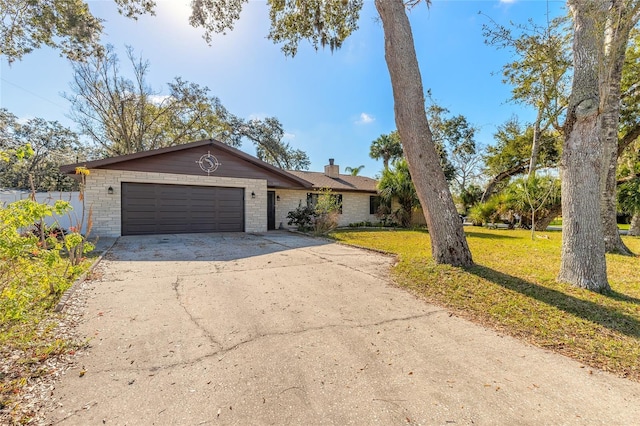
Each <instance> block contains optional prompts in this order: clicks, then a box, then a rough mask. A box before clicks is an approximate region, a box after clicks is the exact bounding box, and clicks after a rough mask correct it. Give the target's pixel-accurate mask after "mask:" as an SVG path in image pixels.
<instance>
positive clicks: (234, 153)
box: [60, 139, 312, 188]
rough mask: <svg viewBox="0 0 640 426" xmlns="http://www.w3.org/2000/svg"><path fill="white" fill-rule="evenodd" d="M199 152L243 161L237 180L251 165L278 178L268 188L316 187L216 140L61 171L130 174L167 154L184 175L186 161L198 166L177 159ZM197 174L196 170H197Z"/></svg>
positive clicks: (91, 162)
mask: <svg viewBox="0 0 640 426" xmlns="http://www.w3.org/2000/svg"><path fill="white" fill-rule="evenodd" d="M199 148H206V149H209V148H211V149H215V150H217V152H220V153H226V154H227V157H228V158H230V157H229V156H231V157H233V158H237V159H238V160H240V161H241V162H240V163H238V162H237V161H236V163H237V164H233V166H234V167H235V169H234V170H233V171H232V172H233V175H234V176H235V175H239V174H242V171H241V170H239V169H238V167H244V166H243V164H244V165H247V164H250V165H252V167H254V168H257V169H259V170H262V171H263V172H264V173H267V175H266V176H267V178H268V177H269V176H271V177H272V178H275V179H270V178H268V179H269V182H268V184H269V185H270V186H273V187H298V188H310V187H312V184H311V183H310V182H307V181H306V180H304V179H303V178H300V177H299V176H298V175H295V174H293V173H289V172H288V171H285V170H282V169H280V168H278V167H275V166H272V165H271V164H269V163H266V162H264V161H262V160H260V159H258V158H256V157H254V156H252V155H249V154H247V153H245V152H242V151H240V150H239V149H236V148H233V147H231V146H229V145H226V144H224V143H222V142H219V141H217V140H214V139H205V140H201V141H196V142H191V143H186V144H182V145H175V146H170V147H166V148H160V149H154V150H150V151H142V152H137V153H135V154H128V155H120V156H117V157H111V158H104V159H101V160H94V161H86V162H81V163H77V164H68V165H64V166H61V167H60V170H61V171H62V172H63V173H67V174H73V173H75V170H76V167H80V166H81V167H86V168H87V169H101V168H104V169H112V168H113V169H126V170H128V169H129V168H128V167H131V166H130V165H139V164H141V162H147V163H148V162H149V161H150V160H152V159H159V158H162V157H165V156H166V155H167V154H171V155H172V156H173V157H172V158H174V159H176V161H175V162H174V161H171V162H170V163H175V164H171V166H175V167H176V168H179V167H180V168H181V169H180V170H181V171H182V169H184V167H185V164H182V163H185V161H186V163H188V164H195V163H194V162H193V161H190V160H184V159H181V161H182V163H180V164H178V163H179V161H178V157H177V156H179V155H182V154H183V153H185V152H186V153H188V152H189V150H194V149H199ZM199 155H200V154H199V153H198V156H199ZM165 158H166V157H165ZM225 166H232V165H231V164H227V163H226V162H225ZM155 167H156V168H157V167H158V166H157V165H156V166H155ZM194 170H196V169H195V168H194ZM221 170H222V169H221ZM162 171H164V172H171V170H167V169H164V170H162ZM189 173H191V174H193V173H199V174H201V173H200V170H199V169H197V170H196V171H195V172H192V171H191V169H189ZM247 177H249V176H247ZM251 177H253V176H251ZM270 181H274V183H273V184H272V182H270Z"/></svg>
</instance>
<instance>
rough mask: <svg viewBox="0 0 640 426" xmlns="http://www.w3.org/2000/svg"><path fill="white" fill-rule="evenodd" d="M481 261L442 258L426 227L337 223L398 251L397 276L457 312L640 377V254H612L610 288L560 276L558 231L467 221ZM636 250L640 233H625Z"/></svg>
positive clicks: (345, 234) (342, 234) (356, 236)
mask: <svg viewBox="0 0 640 426" xmlns="http://www.w3.org/2000/svg"><path fill="white" fill-rule="evenodd" d="M465 230H466V234H467V241H468V243H469V246H470V248H471V251H472V254H473V258H474V261H475V263H476V266H474V267H472V268H469V269H461V268H454V267H450V266H444V265H436V264H435V263H434V262H433V260H432V258H431V255H430V252H431V250H430V241H429V234H428V233H427V232H424V231H404V230H398V231H386V230H380V231H378V230H372V231H358V230H338V231H336V232H333V233H332V234H331V236H332V238H334V239H336V240H337V241H341V242H344V243H347V244H352V245H357V246H361V247H367V248H373V249H376V250H383V251H386V252H389V253H394V254H396V255H398V259H399V263H398V265H397V266H396V267H395V268H394V275H395V279H396V282H397V283H398V284H399V285H400V286H402V287H405V288H407V289H409V290H410V291H412V292H414V293H416V294H418V295H420V296H422V297H424V298H425V299H426V300H428V301H429V302H432V303H435V304H438V305H441V306H445V307H447V308H448V309H450V310H451V311H453V312H455V313H456V314H457V315H459V316H462V317H465V318H468V319H470V320H472V321H475V322H478V323H481V324H483V325H486V326H489V327H492V328H494V329H496V330H498V331H500V332H503V333H507V334H510V335H512V336H516V337H518V338H521V339H523V340H526V341H528V342H530V343H532V344H534V345H536V346H539V347H542V348H546V349H550V350H554V351H556V352H559V353H562V354H564V355H567V356H570V357H572V358H575V359H577V360H579V361H580V362H582V363H584V364H585V365H589V366H592V367H596V368H600V369H602V370H606V371H611V372H614V373H616V374H618V375H621V376H624V377H628V378H631V379H633V380H638V381H640V274H639V273H638V271H639V270H640V258H639V257H637V256H636V257H627V256H620V255H607V265H608V273H609V282H610V284H611V287H612V290H613V292H612V293H611V294H608V295H602V294H597V293H593V292H591V291H587V290H582V289H578V288H574V287H571V286H568V285H564V284H558V283H556V281H555V277H556V275H557V274H558V271H559V268H560V238H561V234H560V233H559V232H546V233H536V235H537V237H536V239H535V240H533V241H532V240H531V232H530V231H521V230H495V229H494V230H488V229H484V228H479V227H478V228H476V227H467V228H465ZM622 238H623V240H624V242H625V244H627V246H628V247H629V248H630V249H631V250H633V251H634V252H635V253H640V238H637V237H625V236H623V237H622Z"/></svg>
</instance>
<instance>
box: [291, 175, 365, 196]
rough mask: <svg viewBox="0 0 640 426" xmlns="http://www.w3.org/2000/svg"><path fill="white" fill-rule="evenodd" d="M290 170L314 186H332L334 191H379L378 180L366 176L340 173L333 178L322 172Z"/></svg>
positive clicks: (318, 187) (317, 187)
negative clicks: (377, 188)
mask: <svg viewBox="0 0 640 426" xmlns="http://www.w3.org/2000/svg"><path fill="white" fill-rule="evenodd" d="M288 172H289V173H290V174H292V175H294V176H297V177H298V178H300V179H304V180H306V181H307V182H311V184H312V185H313V187H314V188H316V189H322V188H331V189H332V190H334V191H360V192H377V190H376V186H377V183H378V182H377V181H376V180H375V179H371V178H369V177H366V176H352V175H342V174H341V175H338V177H337V178H331V177H329V176H327V175H326V174H324V173H322V172H306V171H300V170H288Z"/></svg>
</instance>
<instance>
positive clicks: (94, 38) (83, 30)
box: [0, 0, 155, 63]
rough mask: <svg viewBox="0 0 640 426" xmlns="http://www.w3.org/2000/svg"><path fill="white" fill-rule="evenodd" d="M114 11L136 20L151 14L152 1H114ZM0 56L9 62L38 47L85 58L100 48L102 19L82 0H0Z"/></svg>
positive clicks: (70, 57)
mask: <svg viewBox="0 0 640 426" xmlns="http://www.w3.org/2000/svg"><path fill="white" fill-rule="evenodd" d="M114 2H115V3H116V4H117V5H118V12H119V13H120V14H122V15H124V16H127V17H129V18H133V19H136V18H137V17H138V16H139V15H141V14H144V13H153V7H154V6H155V1H154V0H114ZM0 16H2V22H1V23H0V55H4V56H5V57H6V59H7V61H8V62H9V63H11V62H13V61H15V60H19V59H22V57H23V56H24V55H26V54H29V53H31V52H32V51H33V50H35V49H38V48H40V47H42V46H49V47H52V48H54V49H57V50H59V51H60V54H61V55H63V56H66V57H67V58H69V59H73V60H79V59H85V58H87V57H89V56H92V55H94V54H95V53H96V52H100V51H101V50H102V46H101V45H100V35H101V33H102V29H103V28H102V20H101V19H100V18H96V17H95V16H93V15H92V14H91V11H90V10H89V6H88V5H87V2H86V1H83V0H65V1H60V0H30V1H24V0H0Z"/></svg>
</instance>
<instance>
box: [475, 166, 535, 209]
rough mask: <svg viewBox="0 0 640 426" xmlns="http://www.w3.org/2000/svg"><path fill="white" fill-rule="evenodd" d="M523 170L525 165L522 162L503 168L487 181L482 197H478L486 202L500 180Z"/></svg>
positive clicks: (525, 167) (525, 168)
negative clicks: (503, 169)
mask: <svg viewBox="0 0 640 426" xmlns="http://www.w3.org/2000/svg"><path fill="white" fill-rule="evenodd" d="M525 170H527V165H526V164H524V163H523V164H519V165H516V166H514V167H512V168H510V169H509V170H505V171H503V172H501V173H500V174H498V176H496V177H494V178H493V179H491V182H489V184H488V185H487V189H485V190H484V192H483V193H482V198H481V199H480V202H481V203H486V202H487V200H488V199H489V198H490V197H491V196H492V195H493V194H494V193H495V192H496V187H497V186H498V184H499V183H500V182H502V181H503V180H505V179H507V178H509V177H511V176H514V175H518V174H520V173H524V171H525Z"/></svg>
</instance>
